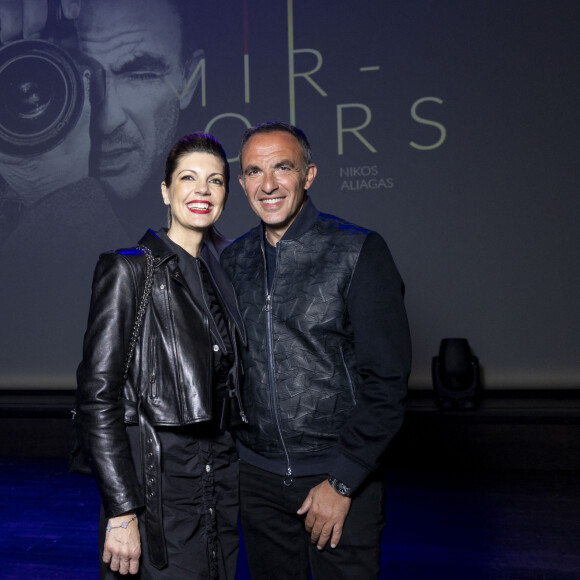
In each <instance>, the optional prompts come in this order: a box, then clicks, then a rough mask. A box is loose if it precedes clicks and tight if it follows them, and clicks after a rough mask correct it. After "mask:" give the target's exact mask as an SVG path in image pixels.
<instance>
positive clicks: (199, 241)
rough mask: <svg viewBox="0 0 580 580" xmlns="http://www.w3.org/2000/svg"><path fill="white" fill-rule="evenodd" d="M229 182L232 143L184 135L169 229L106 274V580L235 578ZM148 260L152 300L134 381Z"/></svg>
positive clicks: (167, 187) (96, 304)
mask: <svg viewBox="0 0 580 580" xmlns="http://www.w3.org/2000/svg"><path fill="white" fill-rule="evenodd" d="M228 185H229V166H228V162H227V158H226V154H225V152H224V150H223V148H222V146H221V145H220V144H219V142H218V141H217V140H216V139H215V138H214V137H212V136H211V135H205V134H202V133H196V134H193V135H188V136H186V137H184V138H182V139H181V140H179V141H178V142H177V143H176V144H175V145H174V147H173V148H172V150H171V152H170V153H169V156H168V158H167V162H166V166H165V181H164V182H163V183H162V184H161V191H162V195H163V200H164V202H165V204H166V205H167V206H169V212H170V227H169V229H168V230H159V231H157V232H153V231H151V230H149V231H148V232H147V233H146V234H145V235H144V236H143V238H142V239H141V240H140V242H139V244H140V245H139V246H138V247H136V248H130V249H126V250H117V251H115V252H108V253H106V254H103V255H102V256H101V257H100V258H99V262H98V264H97V267H96V270H95V276H94V280H93V293H92V298H91V308H90V313H89V322H88V328H87V332H86V334H85V340H84V347H83V360H82V362H81V364H80V366H79V369H78V372H77V381H78V391H77V427H78V432H79V435H80V437H81V441H82V444H83V447H84V449H85V451H86V454H87V456H88V460H89V462H90V463H91V466H92V470H93V473H94V475H95V478H96V481H97V485H98V487H99V491H100V494H101V499H102V505H103V509H102V513H101V526H100V546H101V554H102V564H101V578H115V577H117V574H116V573H120V574H127V573H130V574H136V573H137V572H139V575H140V576H139V577H140V578H142V579H145V578H171V580H176V579H180V578H188V579H192V578H220V579H222V578H227V579H230V578H231V579H233V578H234V575H235V566H236V560H237V550H238V530H237V510H238V465H237V456H236V454H235V450H234V446H233V442H232V438H231V436H230V434H229V433H228V432H227V431H226V430H225V425H224V422H225V421H226V419H227V415H228V411H229V410H230V409H232V408H235V409H236V412H237V416H232V419H233V420H236V419H237V420H239V419H240V417H241V418H242V419H245V417H244V416H243V413H242V411H241V407H240V405H239V392H238V378H239V366H238V358H237V354H236V344H237V341H238V340H239V339H243V337H244V331H243V326H242V322H241V317H240V315H239V312H238V311H237V306H236V300H235V297H234V294H233V290H232V288H231V286H230V284H229V281H228V280H227V278H226V277H225V274H224V273H223V271H222V270H221V267H220V265H219V261H218V248H217V247H216V242H217V243H219V242H220V240H221V238H220V236H219V234H217V232H216V231H215V230H214V224H215V223H216V221H217V220H218V218H219V217H220V215H221V213H222V211H223V209H224V205H225V202H226V199H227V195H228ZM149 251H150V255H149V256H148V254H149ZM148 260H149V261H150V264H151V263H152V265H153V269H152V277H150V280H151V284H150V288H151V290H150V297H149V299H148V304H147V305H146V307H145V308H144V316H143V318H142V323H141V325H140V326H141V328H140V330H139V335H138V339H137V340H133V342H134V343H135V346H134V354H133V357H132V361H131V363H130V365H129V368H128V372H126V373H125V374H126V377H124V366H125V364H124V363H125V360H126V358H127V353H128V352H129V349H130V343H131V337H132V334H134V331H133V328H134V325H135V319H136V316H137V311H138V309H139V306H140V302H141V300H142V296H143V291H144V287H145V285H146V280H147V263H148ZM150 267H151V266H150Z"/></svg>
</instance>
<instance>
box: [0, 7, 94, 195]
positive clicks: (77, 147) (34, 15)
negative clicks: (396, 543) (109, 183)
mask: <svg viewBox="0 0 580 580" xmlns="http://www.w3.org/2000/svg"><path fill="white" fill-rule="evenodd" d="M80 4H81V2H80V0H61V7H62V14H63V16H64V18H67V19H70V18H77V17H78V15H79V11H80ZM47 10H48V9H47V0H0V41H1V42H2V43H3V44H8V43H10V42H13V41H16V40H21V39H35V38H39V37H41V36H42V33H43V31H44V27H45V26H46V21H47V16H48V11H47ZM83 83H84V92H85V96H84V107H83V110H82V113H81V118H80V119H79V120H78V122H77V124H76V126H75V127H74V128H72V130H71V131H70V132H69V133H68V134H67V135H66V137H65V139H64V141H63V142H62V143H60V144H59V145H57V146H56V147H55V148H54V149H52V150H51V151H48V152H46V153H43V154H41V155H35V156H31V157H30V156H27V157H18V156H12V155H7V154H0V168H1V175H2V177H3V178H4V180H5V181H6V183H7V184H8V185H9V187H10V188H11V189H12V190H13V191H14V193H16V194H17V195H18V197H19V198H20V200H21V201H22V202H23V203H24V205H25V206H31V205H33V204H35V203H37V202H38V201H39V200H40V199H41V198H43V197H44V196H46V195H48V194H50V193H52V192H53V191H56V190H58V189H62V188H63V187H66V186H67V185H71V184H73V183H76V182H77V181H80V180H81V179H84V178H85V177H87V176H88V174H89V155H90V150H91V142H90V136H89V126H90V120H91V105H90V94H89V91H90V81H89V78H88V77H87V76H84V77H83Z"/></svg>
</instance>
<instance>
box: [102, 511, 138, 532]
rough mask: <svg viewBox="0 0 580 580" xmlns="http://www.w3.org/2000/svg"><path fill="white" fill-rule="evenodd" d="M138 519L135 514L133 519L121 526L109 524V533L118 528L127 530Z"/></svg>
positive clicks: (122, 523)
mask: <svg viewBox="0 0 580 580" xmlns="http://www.w3.org/2000/svg"><path fill="white" fill-rule="evenodd" d="M136 519H137V514H133V517H132V518H131V519H130V520H128V521H126V522H121V525H119V526H112V525H111V524H107V532H110V531H111V530H114V529H116V528H123V529H125V530H126V529H127V526H128V525H129V524H130V523H131V522H132V521H133V520H136Z"/></svg>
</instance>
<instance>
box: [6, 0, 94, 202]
mask: <svg viewBox="0 0 580 580" xmlns="http://www.w3.org/2000/svg"><path fill="white" fill-rule="evenodd" d="M79 10H80V2H79V1H78V0H77V1H74V0H62V1H57V0H0V26H1V34H0V40H1V41H2V43H3V46H2V48H1V49H0V86H2V87H3V90H2V97H1V101H0V168H1V169H0V174H1V175H2V177H3V178H4V180H5V181H6V183H7V184H8V185H9V187H10V188H11V189H12V190H13V192H14V193H15V194H17V195H18V196H19V197H20V199H21V201H22V202H23V203H24V205H30V204H32V203H34V202H36V201H38V200H39V199H40V198H42V197H44V196H46V195H48V194H49V193H52V192H53V191H56V190H58V189H61V188H63V187H65V186H67V185H70V184H72V183H75V182H77V181H79V180H80V179H83V178H84V177H87V176H88V175H89V157H90V151H91V138H90V122H91V98H92V97H93V96H94V95H93V94H92V93H93V88H94V87H93V85H94V78H93V77H94V76H95V75H94V74H93V66H92V64H91V63H87V62H85V59H84V58H83V57H82V55H81V54H80V52H79V51H78V40H77V38H76V30H75V29H74V24H73V22H72V20H71V19H74V18H76V17H77V16H78V14H79ZM41 38H42V39H41ZM65 47H66V48H65Z"/></svg>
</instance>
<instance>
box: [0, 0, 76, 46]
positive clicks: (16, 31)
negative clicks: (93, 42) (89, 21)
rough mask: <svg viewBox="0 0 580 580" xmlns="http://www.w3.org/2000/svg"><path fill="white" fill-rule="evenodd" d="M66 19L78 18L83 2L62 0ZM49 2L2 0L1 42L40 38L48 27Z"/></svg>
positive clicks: (0, 16)
mask: <svg viewBox="0 0 580 580" xmlns="http://www.w3.org/2000/svg"><path fill="white" fill-rule="evenodd" d="M60 4H61V7H62V14H63V16H64V17H65V18H69V19H72V18H78V15H79V11H80V6H81V0H61V3H60ZM47 17H48V0H0V22H1V23H2V28H1V30H0V42H1V43H3V44H5V43H7V42H12V41H13V40H19V39H21V38H39V37H40V35H41V32H42V31H43V29H44V27H45V26H46V20H47Z"/></svg>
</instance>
